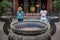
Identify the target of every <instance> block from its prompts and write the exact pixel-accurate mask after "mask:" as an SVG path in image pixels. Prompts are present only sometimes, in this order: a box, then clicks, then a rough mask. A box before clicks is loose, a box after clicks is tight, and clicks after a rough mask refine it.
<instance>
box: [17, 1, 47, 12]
mask: <svg viewBox="0 0 60 40" xmlns="http://www.w3.org/2000/svg"><path fill="white" fill-rule="evenodd" d="M17 5H18V7H19V6H21V7H22V8H23V11H24V12H26V13H32V12H33V13H39V11H40V10H41V9H42V7H45V9H46V10H47V0H18V4H17Z"/></svg>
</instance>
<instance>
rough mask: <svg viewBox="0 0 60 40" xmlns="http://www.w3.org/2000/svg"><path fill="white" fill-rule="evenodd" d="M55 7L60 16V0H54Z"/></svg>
mask: <svg viewBox="0 0 60 40" xmlns="http://www.w3.org/2000/svg"><path fill="white" fill-rule="evenodd" d="M53 7H54V8H55V10H58V15H59V16H60V0H54V1H53Z"/></svg>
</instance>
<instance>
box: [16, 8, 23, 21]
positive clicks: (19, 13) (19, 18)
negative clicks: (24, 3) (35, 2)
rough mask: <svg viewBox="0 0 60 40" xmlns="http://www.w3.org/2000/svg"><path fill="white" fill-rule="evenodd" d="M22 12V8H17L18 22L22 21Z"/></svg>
mask: <svg viewBox="0 0 60 40" xmlns="http://www.w3.org/2000/svg"><path fill="white" fill-rule="evenodd" d="M23 13H24V12H23V11H22V7H19V8H18V11H17V18H18V21H23Z"/></svg>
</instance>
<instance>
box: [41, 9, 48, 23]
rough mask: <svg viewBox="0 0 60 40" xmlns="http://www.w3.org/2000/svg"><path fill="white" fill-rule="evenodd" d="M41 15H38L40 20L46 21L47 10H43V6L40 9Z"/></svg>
mask: <svg viewBox="0 0 60 40" xmlns="http://www.w3.org/2000/svg"><path fill="white" fill-rule="evenodd" d="M40 14H41V17H40V22H43V23H46V21H47V20H46V15H47V11H46V10H45V8H43V9H42V10H41V11H40Z"/></svg>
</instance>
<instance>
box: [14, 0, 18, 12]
mask: <svg viewBox="0 0 60 40" xmlns="http://www.w3.org/2000/svg"><path fill="white" fill-rule="evenodd" d="M15 2H16V4H15V5H16V12H17V10H18V0H15Z"/></svg>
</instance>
